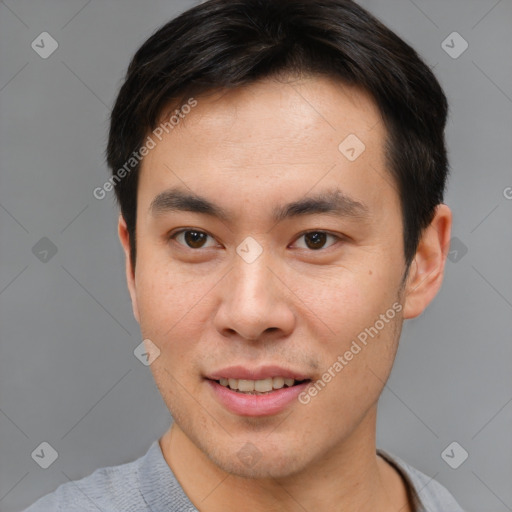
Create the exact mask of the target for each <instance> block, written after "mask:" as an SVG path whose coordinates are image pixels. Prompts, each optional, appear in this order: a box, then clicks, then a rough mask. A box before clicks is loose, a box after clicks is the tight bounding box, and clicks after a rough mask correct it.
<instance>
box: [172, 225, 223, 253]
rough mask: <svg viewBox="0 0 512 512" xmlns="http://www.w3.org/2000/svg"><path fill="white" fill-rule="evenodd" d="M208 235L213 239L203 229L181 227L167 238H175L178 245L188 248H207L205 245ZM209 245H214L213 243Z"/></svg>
mask: <svg viewBox="0 0 512 512" xmlns="http://www.w3.org/2000/svg"><path fill="white" fill-rule="evenodd" d="M208 237H210V238H211V239H212V240H214V239H213V237H212V236H211V235H209V234H208V233H205V232H204V231H200V230H198V229H182V230H180V231H177V232H176V233H174V234H172V235H170V236H169V239H170V240H176V241H177V242H178V243H179V244H180V245H184V246H185V247H187V248H189V249H201V248H205V247H206V248H208V246H207V245H206V246H205V243H206V240H207V239H208ZM210 247H215V244H214V245H212V246H210Z"/></svg>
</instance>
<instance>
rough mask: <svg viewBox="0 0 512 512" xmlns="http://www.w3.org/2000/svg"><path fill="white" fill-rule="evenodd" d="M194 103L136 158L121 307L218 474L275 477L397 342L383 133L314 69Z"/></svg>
mask: <svg viewBox="0 0 512 512" xmlns="http://www.w3.org/2000/svg"><path fill="white" fill-rule="evenodd" d="M196 100H197V102H198V103H197V106H196V107H195V108H194V109H193V110H192V112H190V113H189V114H188V116H187V117H186V118H185V119H184V120H182V121H181V122H180V124H179V125H178V126H177V127H176V128H175V129H174V130H172V131H171V132H170V133H169V134H165V135H164V136H162V140H161V141H158V143H157V144H156V147H154V148H153V149H151V151H150V152H149V154H148V155H147V156H146V157H145V159H144V161H143V164H142V168H141V174H140V181H139V188H138V197H137V201H138V211H137V224H136V233H137V262H136V268H135V270H133V269H132V268H131V267H130V265H129V264H128V281H129V288H130V292H131V296H132V301H133V307H134V313H135V316H136V318H137V320H138V321H139V323H140V327H141V331H142V335H143V338H144V339H149V340H151V342H152V343H153V344H154V345H156V347H158V349H159V350H160V355H159V357H157V358H156V360H155V361H154V362H153V363H152V364H151V370H152V372H153V375H154V378H155V381H156V384H157V386H158V388H159V390H160V392H161V394H162V396H163V399H164V401H165V403H166V405H167V407H168V408H169V410H170V412H171V414H172V416H173V418H174V420H175V422H176V424H177V425H179V427H180V429H181V430H182V431H183V432H184V433H185V434H186V436H188V438H189V439H190V440H191V441H192V442H193V443H194V444H195V445H196V446H197V447H198V448H199V449H200V450H201V451H202V452H204V454H206V455H207V456H208V457H209V458H210V460H212V461H213V462H215V463H216V464H217V465H218V466H219V467H220V468H222V469H224V470H226V471H229V472H232V473H235V474H238V475H241V476H250V477H258V476H259V477H262V476H272V477H279V476H286V475H291V474H294V473H296V472H299V471H301V470H302V469H304V468H307V467H310V466H311V464H314V463H315V461H320V460H322V459H323V458H325V457H326V456H328V454H332V453H333V452H335V451H336V450H340V449H342V447H343V446H344V445H346V443H348V440H349V439H350V438H351V436H352V437H353V436H354V434H355V433H356V432H357V431H358V429H361V428H364V425H365V424H368V421H369V418H370V417H373V416H372V415H373V414H374V413H375V409H376V402H377V399H378V397H379V395H380V393H381V391H382V388H383V383H384V382H385V380H386V378H387V377H388V375H389V372H390V370H391V366H392V362H393V359H394V356H395V352H396V349H397V343H398V338H399V334H400V328H401V323H402V320H403V313H404V310H403V309H402V302H401V301H402V298H403V297H402V294H401V286H400V285H401V282H402V277H403V275H404V271H405V262H404V257H403V241H402V236H403V235H402V233H403V227H402V222H401V210H400V201H399V197H398V195H397V191H396V188H395V186H394V183H393V181H392V179H391V177H390V175H389V174H388V171H387V170H386V163H385V156H384V143H385V135H386V134H385V131H384V130H385V129H384V127H383V123H382V120H381V118H380V115H379V112H378V110H377V108H376V106H375V105H374V103H373V101H372V100H371V99H370V98H369V97H368V96H367V95H366V94H364V93H363V92H361V91H359V90H357V89H354V88H350V87H347V86H343V85H340V84H339V83H335V82H331V81H329V80H328V79H325V78H309V79H302V81H300V82H290V83H282V82H281V83H280V82H277V81H271V80H265V81H262V82H259V83H257V84H254V85H251V86H249V87H247V88H242V89H236V90H234V91H231V92H229V93H227V94H214V95H210V96H208V97H201V98H196ZM347 137H349V139H347V141H346V142H343V141H345V139H346V138H347ZM355 137H357V138H355ZM340 144H341V147H340ZM362 144H364V146H363V145H362ZM186 195H188V196H192V197H193V198H195V200H194V201H191V200H190V198H189V200H187V199H186V198H185V197H184V196H186ZM199 197H200V198H201V201H199V200H198V198H199ZM123 229H124V228H123V222H122V221H121V231H123ZM124 237H125V238H126V232H124ZM122 238H123V236H122ZM125 242H126V240H125ZM124 245H125V248H127V244H126V243H125V244H124ZM284 378H286V379H287V380H286V381H283V379H284ZM224 379H226V380H227V379H231V380H228V382H229V384H230V385H232V386H233V387H234V388H236V387H237V386H239V387H240V388H242V389H245V390H249V389H251V387H253V386H256V389H259V390H262V391H261V393H263V392H264V391H265V390H268V389H269V388H270V386H273V388H279V387H281V388H280V389H277V390H273V391H266V392H265V393H264V394H250V393H248V392H245V393H242V392H241V391H240V390H238V391H234V390H231V389H228V388H227V387H226V386H225V384H226V380H224ZM288 379H294V381H293V382H292V381H290V380H288ZM240 380H241V381H242V382H240ZM254 381H256V384H254ZM299 381H304V382H302V383H301V382H299ZM283 382H287V383H288V384H292V383H293V385H290V387H288V386H285V387H283ZM273 388H272V389H273ZM315 390H316V392H315Z"/></svg>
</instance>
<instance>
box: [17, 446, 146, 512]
mask: <svg viewBox="0 0 512 512" xmlns="http://www.w3.org/2000/svg"><path fill="white" fill-rule="evenodd" d="M152 448H154V444H153V445H152V446H151V448H150V450H148V452H147V453H146V455H144V456H143V457H140V458H139V459H137V460H134V461H132V462H128V463H126V464H121V465H118V466H108V467H103V468H99V469H96V470H95V471H94V472H93V473H91V474H90V475H88V476H86V477H84V478H82V479H80V480H73V481H70V482H65V483H63V484H61V485H60V486H59V487H57V489H56V490H55V491H53V492H51V493H49V494H47V495H46V496H43V497H42V498H40V499H39V500H37V501H36V502H35V503H33V504H32V505H31V506H30V507H29V508H27V509H26V510H25V511H24V512H75V511H76V512H78V511H81V512H83V511H87V510H91V511H92V510H94V511H98V510H109V511H114V510H122V511H124V512H130V511H135V510H136V511H144V510H149V509H148V508H147V505H146V504H145V502H144V498H143V496H142V494H141V492H140V482H139V471H140V468H141V464H142V463H143V461H144V460H145V459H146V458H147V457H148V454H149V453H150V451H151V449H152Z"/></svg>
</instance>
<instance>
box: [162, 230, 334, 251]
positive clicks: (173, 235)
mask: <svg viewBox="0 0 512 512" xmlns="http://www.w3.org/2000/svg"><path fill="white" fill-rule="evenodd" d="M189 231H193V232H195V233H200V234H204V235H207V236H209V237H210V238H213V239H215V238H214V237H213V236H212V235H210V233H207V232H206V231H202V230H200V229H193V228H187V229H181V230H179V231H176V232H174V233H172V234H170V235H169V237H168V238H169V240H175V239H176V237H177V236H178V235H181V234H182V233H187V232H189ZM311 233H322V234H325V235H327V236H330V237H332V238H334V239H335V243H333V244H331V245H329V246H328V247H325V248H324V247H321V248H320V249H308V248H305V249H306V250H308V251H309V252H312V253H315V252H320V251H324V250H327V249H329V248H330V247H332V246H334V245H336V242H339V241H343V240H344V238H343V237H341V236H339V235H335V234H333V233H330V232H329V231H323V230H318V229H317V230H309V231H304V232H303V233H301V234H299V235H298V237H297V238H296V239H295V241H297V240H299V239H300V238H302V237H303V236H305V235H308V234H311ZM177 243H179V244H180V245H181V246H182V247H184V248H185V249H190V250H191V251H199V250H201V249H204V248H203V247H199V248H198V249H195V248H193V247H190V246H188V245H186V244H181V243H180V242H177ZM206 249H211V247H206Z"/></svg>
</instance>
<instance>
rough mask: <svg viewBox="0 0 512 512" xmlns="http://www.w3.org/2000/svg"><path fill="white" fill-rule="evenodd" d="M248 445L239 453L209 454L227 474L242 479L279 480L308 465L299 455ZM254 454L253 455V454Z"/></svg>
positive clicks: (216, 452)
mask: <svg viewBox="0 0 512 512" xmlns="http://www.w3.org/2000/svg"><path fill="white" fill-rule="evenodd" d="M249 446H250V444H249V443H247V444H245V445H244V446H242V448H241V449H240V450H238V451H235V452H229V451H224V452H222V453H218V451H217V450H214V453H211V454H207V455H208V457H209V458H210V459H211V460H212V462H213V463H214V464H215V465H216V466H218V467H219V468H221V469H222V470H223V471H226V472H227V473H229V474H231V475H234V476H238V477H240V478H251V479H266V478H272V479H279V478H286V477H289V476H291V475H294V474H296V473H299V472H300V471H301V470H303V469H304V468H305V467H306V466H307V463H306V461H305V460H304V459H303V455H301V456H300V458H299V457H298V456H297V454H291V455H290V454H287V453H284V452H283V450H280V451H279V450H275V449H267V450H265V451H264V452H261V451H259V450H257V451H256V449H254V450H253V449H252V448H250V447H249ZM252 452H253V453H252Z"/></svg>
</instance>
